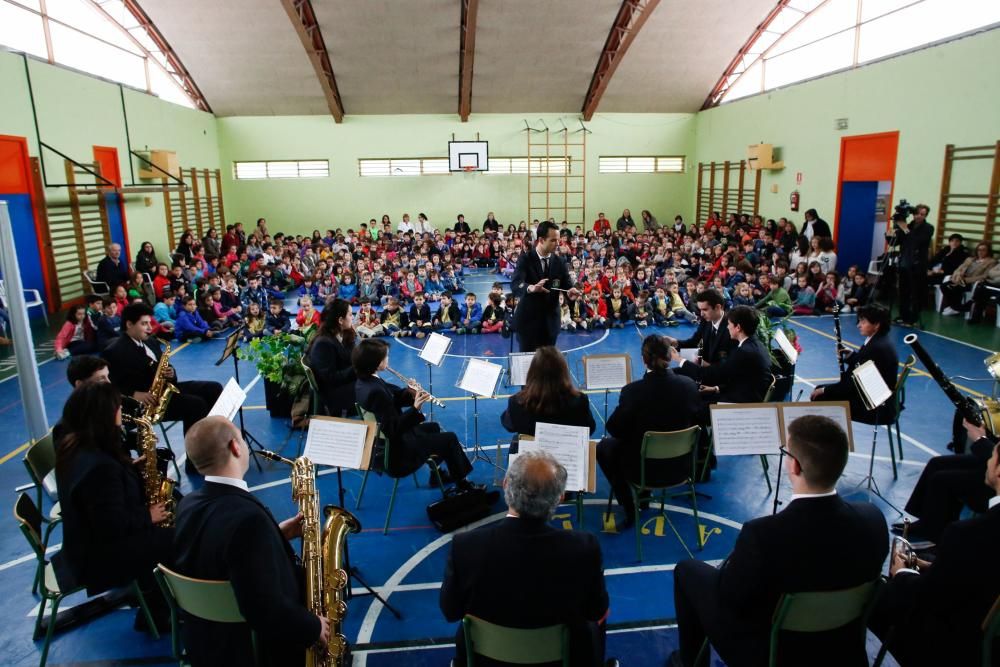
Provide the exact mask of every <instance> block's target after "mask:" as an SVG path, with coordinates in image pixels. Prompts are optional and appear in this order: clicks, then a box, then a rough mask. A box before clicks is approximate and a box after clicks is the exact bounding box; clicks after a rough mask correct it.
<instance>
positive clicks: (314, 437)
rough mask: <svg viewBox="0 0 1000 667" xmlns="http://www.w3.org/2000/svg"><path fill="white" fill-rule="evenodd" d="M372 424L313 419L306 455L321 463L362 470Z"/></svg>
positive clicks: (311, 420) (307, 436)
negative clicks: (369, 426) (366, 443)
mask: <svg viewBox="0 0 1000 667" xmlns="http://www.w3.org/2000/svg"><path fill="white" fill-rule="evenodd" d="M367 435H368V426H367V425H366V424H365V422H361V421H359V422H357V423H353V424H351V423H346V421H341V420H336V421H335V420H332V419H310V420H309V433H308V434H307V435H306V446H305V449H304V450H303V451H302V455H303V456H307V457H309V460H310V461H312V462H313V463H315V464H317V465H326V466H335V467H339V468H351V469H353V470H360V469H361V462H362V461H361V459H362V458H363V456H364V451H365V437H366V436H367Z"/></svg>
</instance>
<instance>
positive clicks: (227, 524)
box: [174, 416, 330, 667]
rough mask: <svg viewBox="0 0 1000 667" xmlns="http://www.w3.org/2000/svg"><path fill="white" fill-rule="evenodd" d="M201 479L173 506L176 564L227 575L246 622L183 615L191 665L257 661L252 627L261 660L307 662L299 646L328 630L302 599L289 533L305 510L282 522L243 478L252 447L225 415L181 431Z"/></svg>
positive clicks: (298, 531)
mask: <svg viewBox="0 0 1000 667" xmlns="http://www.w3.org/2000/svg"><path fill="white" fill-rule="evenodd" d="M184 448H185V449H186V450H187V455H188V459H189V460H191V461H193V462H194V465H195V466H196V467H197V468H198V472H200V473H201V474H202V475H204V476H205V484H204V486H202V487H201V488H200V489H198V490H197V491H195V492H193V493H191V494H189V495H187V496H185V498H184V500H182V501H181V503H180V506H179V507H178V509H177V534H176V538H175V540H174V568H175V569H176V570H177V572H178V573H180V574H183V575H185V576H188V577H193V578H195V579H209V580H216V581H229V582H230V583H231V584H232V586H233V593H234V594H235V596H236V603H237V605H238V606H239V610H240V614H241V615H242V616H243V618H245V619H246V621H247V622H246V624H245V625H244V624H235V623H215V622H212V621H206V620H204V619H201V618H197V617H195V616H190V615H187V616H185V618H184V621H185V622H184V626H183V632H184V634H183V640H184V646H185V647H186V648H187V652H188V655H189V656H190V658H191V663H192V665H195V667H199V666H201V665H205V666H211V667H214V666H215V665H252V664H254V661H253V655H252V653H251V645H250V630H254V631H255V632H256V633H257V641H258V651H259V653H260V656H261V658H262V659H261V661H260V662H259V663H257V664H259V665H263V666H273V667H283V666H284V665H301V664H303V663H304V662H305V655H304V651H305V649H307V648H308V647H310V646H312V645H313V644H315V643H317V642H319V643H321V644H326V642H327V641H328V640H329V638H330V625H329V621H327V619H325V618H321V617H319V616H317V615H316V614H314V613H313V612H312V611H311V610H309V609H308V608H307V607H306V606H305V604H304V602H303V591H302V584H303V579H302V570H301V567H300V566H299V564H298V563H297V562H296V558H295V552H294V551H292V546H291V544H289V540H291V539H293V538H296V537H301V536H302V515H301V514H298V515H296V516H295V517H293V518H291V519H287V520H285V521H282V522H281V523H280V524H279V523H277V522H276V521H275V520H274V517H273V516H271V512H270V511H268V509H267V507H266V506H264V504H263V503H261V501H260V500H258V499H257V498H256V497H254V495H253V494H251V493H250V491H249V489H248V487H247V483H246V482H245V481H243V476H244V475H245V474H246V471H247V468H248V467H249V465H250V450H249V448H248V447H247V444H246V442H244V440H243V438H242V436H241V435H240V431H239V429H238V428H236V426H234V425H233V423H232V422H230V421H229V420H228V419H225V418H224V417H220V416H215V417H207V418H206V419H203V420H201V421H199V422H198V423H197V424H195V425H194V427H193V428H192V429H191V430H190V431H189V432H188V434H187V436H186V437H185V439H184Z"/></svg>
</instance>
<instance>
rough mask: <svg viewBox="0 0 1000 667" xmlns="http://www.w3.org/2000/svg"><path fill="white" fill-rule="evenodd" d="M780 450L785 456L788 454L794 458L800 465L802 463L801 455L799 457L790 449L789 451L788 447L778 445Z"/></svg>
mask: <svg viewBox="0 0 1000 667" xmlns="http://www.w3.org/2000/svg"><path fill="white" fill-rule="evenodd" d="M778 451H779V452H781V453H782V454H784V455H785V456H787V457H788V458H790V459H793V460H794V461H795V462H796V463H798V464H799V465H802V461H799V457H797V456H796V455H795V454H792V453H791V452H790V451H788V448H787V447H778Z"/></svg>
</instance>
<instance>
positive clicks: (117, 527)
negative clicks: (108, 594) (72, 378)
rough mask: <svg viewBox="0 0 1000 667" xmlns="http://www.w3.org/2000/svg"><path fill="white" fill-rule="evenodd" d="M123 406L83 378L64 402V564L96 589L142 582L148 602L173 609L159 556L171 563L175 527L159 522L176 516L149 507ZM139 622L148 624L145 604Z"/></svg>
mask: <svg viewBox="0 0 1000 667" xmlns="http://www.w3.org/2000/svg"><path fill="white" fill-rule="evenodd" d="M121 409H122V397H121V395H120V394H119V393H118V390H117V389H116V388H115V386H114V385H112V384H110V383H108V382H87V383H84V384H82V385H81V386H79V387H78V388H77V389H76V390H74V391H73V393H72V394H71V395H70V397H69V400H67V401H66V405H65V407H64V408H63V414H62V420H61V421H60V422H59V425H58V429H57V432H58V434H59V437H58V440H57V442H56V485H57V487H58V489H59V504H60V507H61V508H62V530H63V542H62V550H61V551H60V552H59V561H58V563H57V564H56V567H57V569H58V568H66V569H67V570H68V571H69V573H70V574H71V575H72V578H73V579H74V580H75V581H77V582H79V583H80V584H82V585H84V586H86V587H87V593H88V594H89V595H96V594H98V593H101V592H103V591H106V590H109V589H111V588H117V587H120V586H125V585H127V584H129V583H131V582H132V581H133V580H137V581H138V582H139V586H140V588H141V589H142V590H143V591H144V593H146V598H147V602H149V603H151V605H152V606H153V607H154V608H155V609H157V610H160V609H165V607H164V605H163V603H162V598H160V596H159V595H158V594H155V593H154V589H155V587H156V585H155V583H154V582H153V577H152V573H153V568H154V567H155V566H156V564H157V562H169V559H170V554H171V542H172V541H173V536H174V530H173V528H163V527H159V526H158V525H157V524H160V523H163V522H164V521H165V520H166V519H167V518H168V517H167V513H166V510H165V508H164V505H163V504H162V503H160V504H157V505H153V506H151V507H147V506H146V499H145V494H144V492H143V482H142V479H141V477H140V476H139V472H138V469H137V468H136V466H135V465H133V462H132V460H131V459H129V457H128V454H127V452H126V450H125V448H124V446H123V444H122V431H121V423H122V412H121ZM157 601H158V602H159V603H158V604H157ZM136 624H137V628H139V627H142V626H144V624H145V617H144V616H143V614H142V612H141V610H140V613H139V614H138V615H137V616H136ZM159 624H160V618H157V625H159Z"/></svg>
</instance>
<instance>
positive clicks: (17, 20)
mask: <svg viewBox="0 0 1000 667" xmlns="http://www.w3.org/2000/svg"><path fill="white" fill-rule="evenodd" d="M136 12H138V14H141V13H142V10H139V9H136ZM162 44H163V39H162V36H161V35H160V34H159V33H158V32H157V31H156V28H155V27H154V26H152V25H151V24H150V23H149V22H148V20H145V19H144V18H140V17H139V16H138V15H137V14H133V11H132V9H130V8H129V6H128V5H126V4H125V2H124V1H123V0H101V1H100V2H91V1H90V0H49V2H47V3H41V2H39V1H38V0H0V45H4V46H7V47H9V48H11V49H13V50H15V51H23V52H25V53H28V54H30V55H33V56H36V57H38V58H41V59H44V60H48V61H50V62H53V63H58V64H61V65H66V66H68V67H72V68H74V69H78V70H80V71H82V72H87V73H89V74H93V75H95V76H99V77H101V78H105V79H110V80H112V81H117V82H119V83H123V84H125V85H127V86H131V87H133V88H137V89H139V90H145V91H146V92H148V93H151V94H153V95H156V96H157V97H160V98H162V99H164V100H168V101H170V102H174V103H176V104H181V105H183V106H186V107H191V108H199V109H203V110H206V111H207V110H208V104H207V103H206V102H205V100H204V98H202V97H201V94H200V93H199V92H198V91H197V88H196V87H195V86H194V83H193V81H191V79H190V77H189V76H188V75H187V72H185V71H184V67H183V66H182V65H181V64H180V62H179V61H178V60H177V57H176V56H175V55H174V54H167V53H165V52H164V51H163V49H162V48H161V45H162Z"/></svg>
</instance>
